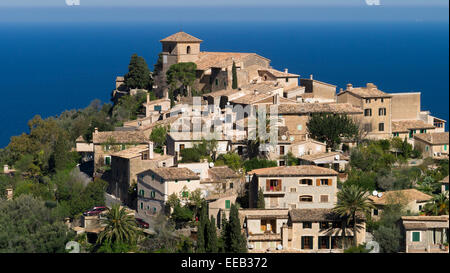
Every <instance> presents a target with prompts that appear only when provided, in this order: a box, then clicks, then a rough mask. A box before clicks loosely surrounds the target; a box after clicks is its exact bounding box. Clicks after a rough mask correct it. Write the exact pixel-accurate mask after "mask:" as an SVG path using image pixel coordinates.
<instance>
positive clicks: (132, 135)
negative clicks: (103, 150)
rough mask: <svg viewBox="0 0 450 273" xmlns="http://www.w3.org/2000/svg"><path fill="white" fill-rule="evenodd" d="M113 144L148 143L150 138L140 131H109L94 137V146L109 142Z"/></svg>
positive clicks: (95, 134)
mask: <svg viewBox="0 0 450 273" xmlns="http://www.w3.org/2000/svg"><path fill="white" fill-rule="evenodd" d="M111 141H112V142H113V143H123V144H126V143H128V144H129V143H140V144H143V143H148V141H149V138H148V137H146V136H145V135H144V134H143V133H142V132H140V131H107V132H98V133H94V134H93V135H92V142H93V143H94V144H101V143H107V142H111Z"/></svg>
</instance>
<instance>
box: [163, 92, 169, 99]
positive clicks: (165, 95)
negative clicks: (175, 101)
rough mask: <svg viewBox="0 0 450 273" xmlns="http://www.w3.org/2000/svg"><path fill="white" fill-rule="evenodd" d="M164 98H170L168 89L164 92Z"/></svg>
mask: <svg viewBox="0 0 450 273" xmlns="http://www.w3.org/2000/svg"><path fill="white" fill-rule="evenodd" d="M164 98H165V99H166V100H168V99H169V92H168V91H167V92H166V93H164Z"/></svg>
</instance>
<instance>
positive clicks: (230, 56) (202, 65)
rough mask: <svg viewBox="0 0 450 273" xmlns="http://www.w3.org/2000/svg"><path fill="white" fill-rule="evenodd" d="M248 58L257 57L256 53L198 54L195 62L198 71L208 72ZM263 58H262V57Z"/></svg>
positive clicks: (204, 52)
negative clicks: (213, 68) (212, 68)
mask: <svg viewBox="0 0 450 273" xmlns="http://www.w3.org/2000/svg"><path fill="white" fill-rule="evenodd" d="M249 56H259V55H257V54H256V53H243V52H206V51H203V52H200V53H199V54H198V60H197V61H195V64H197V69H198V70H208V69H210V68H211V67H215V68H225V67H228V66H231V65H233V61H235V62H240V61H242V60H244V59H245V58H247V57H249ZM262 58H264V57H262Z"/></svg>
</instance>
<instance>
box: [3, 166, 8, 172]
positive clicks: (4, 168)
mask: <svg viewBox="0 0 450 273" xmlns="http://www.w3.org/2000/svg"><path fill="white" fill-rule="evenodd" d="M8 170H9V166H8V165H3V172H4V173H7V172H8Z"/></svg>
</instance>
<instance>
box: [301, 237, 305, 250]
mask: <svg viewBox="0 0 450 273" xmlns="http://www.w3.org/2000/svg"><path fill="white" fill-rule="evenodd" d="M304 248H305V237H302V249H304Z"/></svg>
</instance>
